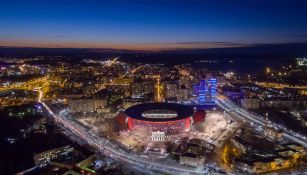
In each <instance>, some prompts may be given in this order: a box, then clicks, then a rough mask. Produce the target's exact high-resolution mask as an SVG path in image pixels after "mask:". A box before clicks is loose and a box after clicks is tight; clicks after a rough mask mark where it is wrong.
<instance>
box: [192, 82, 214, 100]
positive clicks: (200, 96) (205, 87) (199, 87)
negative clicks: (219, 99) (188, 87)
mask: <svg viewBox="0 0 307 175" xmlns="http://www.w3.org/2000/svg"><path fill="white" fill-rule="evenodd" d="M194 95H195V96H196V97H197V101H198V104H200V105H206V104H215V99H216V95H217V81H216V79H215V78H211V79H209V80H201V81H200V83H199V84H195V85H194Z"/></svg>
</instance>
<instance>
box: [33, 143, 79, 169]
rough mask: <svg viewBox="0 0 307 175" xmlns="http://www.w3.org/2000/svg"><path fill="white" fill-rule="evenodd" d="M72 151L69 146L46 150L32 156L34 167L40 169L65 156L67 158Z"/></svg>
mask: <svg viewBox="0 0 307 175" xmlns="http://www.w3.org/2000/svg"><path fill="white" fill-rule="evenodd" d="M73 150H74V148H73V147H71V146H69V145H68V146H63V147H60V148H54V149H51V150H47V151H44V152H41V153H36V154H34V156H33V159H34V162H35V165H38V166H40V167H43V166H46V165H48V164H49V163H51V162H52V161H54V160H57V159H59V158H65V157H66V156H69V154H70V153H72V152H73Z"/></svg>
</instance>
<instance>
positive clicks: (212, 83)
mask: <svg viewBox="0 0 307 175" xmlns="http://www.w3.org/2000/svg"><path fill="white" fill-rule="evenodd" d="M207 88H208V93H207V98H206V103H207V104H215V99H216V93H217V92H216V88H217V82H216V79H215V78H210V79H209V80H207Z"/></svg>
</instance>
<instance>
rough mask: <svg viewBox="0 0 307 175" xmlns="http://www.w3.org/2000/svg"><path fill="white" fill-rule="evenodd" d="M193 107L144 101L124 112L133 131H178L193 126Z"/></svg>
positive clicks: (128, 125) (129, 127)
mask: <svg viewBox="0 0 307 175" xmlns="http://www.w3.org/2000/svg"><path fill="white" fill-rule="evenodd" d="M193 114H194V110H193V108H191V107H189V106H185V105H180V104H177V103H143V104H139V105H135V106H132V107H130V108H128V109H126V111H125V112H124V114H123V115H124V116H122V117H124V118H125V121H126V122H125V123H127V127H128V129H129V130H133V131H147V132H152V131H163V132H166V133H178V132H182V131H184V130H186V129H189V128H190V126H191V120H192V116H193Z"/></svg>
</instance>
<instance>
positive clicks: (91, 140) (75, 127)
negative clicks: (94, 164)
mask: <svg viewBox="0 0 307 175" xmlns="http://www.w3.org/2000/svg"><path fill="white" fill-rule="evenodd" d="M39 102H40V103H41V104H42V105H43V106H44V107H45V109H46V110H47V111H48V113H49V114H50V115H51V116H52V117H53V118H54V119H55V121H56V122H57V123H58V124H60V125H62V126H64V127H65V128H66V129H67V130H69V131H70V132H72V133H73V134H75V135H77V136H78V137H79V138H81V139H82V140H83V141H85V142H86V143H88V144H89V145H91V146H92V147H94V148H95V149H96V150H98V151H100V152H101V153H103V154H106V155H108V156H110V157H112V158H113V159H115V160H117V161H119V162H121V163H124V164H131V165H134V166H138V167H140V168H141V169H143V170H144V168H145V169H148V170H153V171H159V172H167V173H170V174H204V173H205V172H204V170H203V169H196V168H189V167H185V166H180V165H179V164H165V163H164V162H161V161H159V160H153V159H150V158H145V157H141V155H140V154H137V153H131V152H127V151H125V150H124V149H122V148H121V147H120V146H119V145H117V144H115V143H114V142H112V141H111V140H108V139H105V138H103V137H100V136H98V135H97V134H96V133H94V132H89V131H88V130H86V129H84V128H83V127H82V126H80V125H79V124H77V123H75V122H74V121H72V120H70V119H69V118H68V117H64V116H61V115H60V114H61V112H60V114H59V115H57V114H55V113H54V112H53V111H52V110H51V109H50V108H49V106H48V105H47V104H46V103H44V102H42V101H41V99H39Z"/></svg>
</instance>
